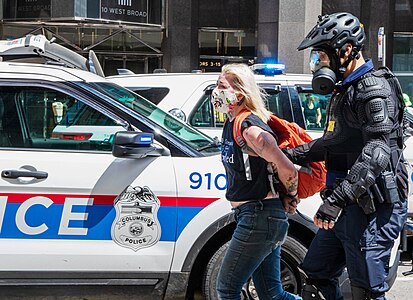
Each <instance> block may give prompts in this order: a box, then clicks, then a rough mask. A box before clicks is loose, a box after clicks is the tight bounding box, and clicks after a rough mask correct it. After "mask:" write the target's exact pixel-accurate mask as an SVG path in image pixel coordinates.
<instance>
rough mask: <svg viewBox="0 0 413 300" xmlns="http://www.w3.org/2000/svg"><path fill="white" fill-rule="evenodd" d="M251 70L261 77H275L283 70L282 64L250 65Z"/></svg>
mask: <svg viewBox="0 0 413 300" xmlns="http://www.w3.org/2000/svg"><path fill="white" fill-rule="evenodd" d="M250 68H251V70H252V71H253V72H254V73H255V74H262V75H268V76H270V75H275V74H282V73H283V71H284V70H285V65H284V64H255V65H252V66H251V67H250Z"/></svg>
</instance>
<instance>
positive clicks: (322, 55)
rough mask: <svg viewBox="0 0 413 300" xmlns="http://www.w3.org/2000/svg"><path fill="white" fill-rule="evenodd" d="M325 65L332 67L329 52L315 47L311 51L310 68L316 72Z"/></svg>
mask: <svg viewBox="0 0 413 300" xmlns="http://www.w3.org/2000/svg"><path fill="white" fill-rule="evenodd" d="M323 67H328V68H331V61H330V57H329V56H328V55H327V52H325V51H324V50H320V49H313V50H311V53H310V69H311V72H313V73H314V72H316V71H318V70H320V69H321V68H323Z"/></svg>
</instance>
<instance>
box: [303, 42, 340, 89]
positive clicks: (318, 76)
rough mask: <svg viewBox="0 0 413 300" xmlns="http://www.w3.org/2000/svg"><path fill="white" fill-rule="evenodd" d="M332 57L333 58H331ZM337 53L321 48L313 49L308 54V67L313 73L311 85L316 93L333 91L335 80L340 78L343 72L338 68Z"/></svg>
mask: <svg viewBox="0 0 413 300" xmlns="http://www.w3.org/2000/svg"><path fill="white" fill-rule="evenodd" d="M332 58H333V59H332ZM339 64H340V62H339V58H338V57H337V55H335V54H333V52H327V51H326V50H323V49H313V50H311V54H310V69H311V72H312V73H313V80H312V87H313V91H314V92H315V93H317V94H321V95H327V94H330V93H332V92H333V90H334V87H335V85H336V82H338V81H339V80H342V76H343V72H341V71H342V70H341V69H339V68H338V66H339Z"/></svg>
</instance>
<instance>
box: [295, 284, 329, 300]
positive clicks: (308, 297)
mask: <svg viewBox="0 0 413 300" xmlns="http://www.w3.org/2000/svg"><path fill="white" fill-rule="evenodd" d="M301 297H302V298H303V300H326V298H325V297H324V296H323V294H322V293H321V292H320V291H319V290H318V289H317V288H316V287H315V286H314V285H311V284H305V285H304V286H303V290H302V293H301Z"/></svg>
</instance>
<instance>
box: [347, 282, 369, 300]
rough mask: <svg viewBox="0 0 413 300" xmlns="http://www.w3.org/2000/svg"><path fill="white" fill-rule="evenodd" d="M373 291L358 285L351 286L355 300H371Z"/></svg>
mask: <svg viewBox="0 0 413 300" xmlns="http://www.w3.org/2000/svg"><path fill="white" fill-rule="evenodd" d="M370 295H371V293H370V291H369V290H365V289H363V288H361V287H358V286H354V285H352V286H351V296H352V298H353V300H370V299H371V297H370Z"/></svg>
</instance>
